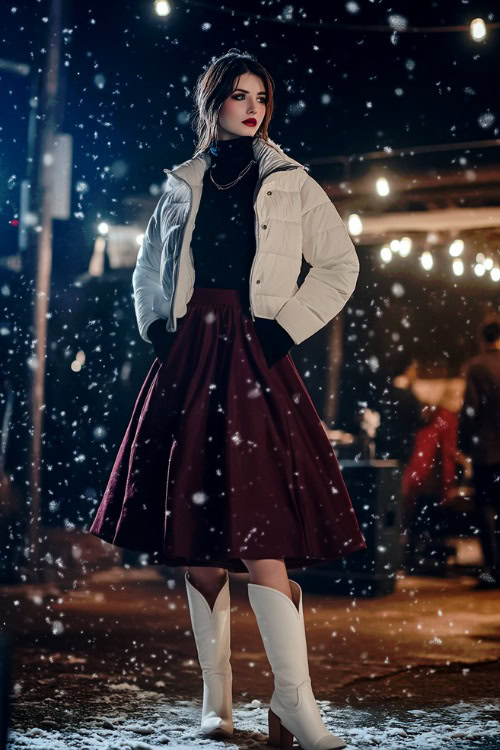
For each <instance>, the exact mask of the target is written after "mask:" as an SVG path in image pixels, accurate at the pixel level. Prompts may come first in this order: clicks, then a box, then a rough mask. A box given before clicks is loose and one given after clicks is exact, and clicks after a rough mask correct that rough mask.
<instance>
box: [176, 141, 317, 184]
mask: <svg viewBox="0 0 500 750" xmlns="http://www.w3.org/2000/svg"><path fill="white" fill-rule="evenodd" d="M252 146H253V152H254V155H255V159H256V161H257V163H258V167H259V178H258V183H261V182H262V180H263V179H264V178H265V177H266V176H267V175H268V174H270V173H271V172H276V171H281V170H282V169H296V168H297V167H301V168H302V169H305V170H306V172H308V171H309V167H308V166H307V165H306V164H301V163H300V162H298V161H296V160H295V159H292V157H291V156H288V154H285V152H284V151H283V150H282V148H281V146H279V145H278V144H277V143H275V142H274V141H273V140H271V139H270V138H268V140H267V141H266V140H264V138H261V137H260V136H256V137H255V138H254V139H253V144H252ZM211 164H212V156H211V154H210V153H209V152H208V151H204V152H202V153H201V154H199V155H198V156H193V157H192V158H191V159H188V160H187V161H184V162H182V164H178V165H177V166H176V167H174V168H173V169H164V170H163V171H164V172H165V173H166V174H167V175H169V176H171V175H172V176H173V177H179V178H180V179H182V180H184V181H185V182H187V183H188V184H189V185H191V186H192V187H194V186H200V185H201V184H202V182H203V177H204V174H205V172H206V170H207V169H208V168H209V167H210V165H211Z"/></svg>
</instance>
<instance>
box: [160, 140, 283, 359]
mask: <svg viewBox="0 0 500 750" xmlns="http://www.w3.org/2000/svg"><path fill="white" fill-rule="evenodd" d="M253 140H254V136H245V135H242V136H237V137H236V138H231V139H230V140H225V141H221V140H218V141H217V142H216V144H215V145H214V146H212V147H211V149H210V151H209V154H210V156H211V158H212V163H211V165H210V167H208V169H207V170H206V171H205V175H204V178H203V187H202V194H201V201H200V206H199V209H198V212H197V214H196V219H195V225H194V229H193V235H192V239H191V248H192V251H193V259H194V268H195V282H194V285H195V287H209V288H210V287H213V288H217V289H237V290H238V291H239V293H240V298H241V302H242V306H243V309H244V310H245V311H246V312H248V313H249V309H250V300H249V283H250V269H251V266H252V262H253V259H254V257H255V250H256V244H255V243H256V240H255V213H254V207H253V194H254V190H255V185H256V183H257V179H258V176H259V170H258V164H257V163H253V164H251V166H250V168H249V169H248V171H247V172H246V173H245V175H244V176H243V177H242V178H241V179H240V180H239V181H238V182H237V183H236V184H235V185H233V186H232V187H230V188H227V189H226V190H219V189H218V188H217V187H216V186H215V185H214V183H213V182H212V179H211V176H212V177H213V179H214V180H215V182H216V183H217V184H219V185H227V184H229V183H231V182H233V181H234V180H235V179H236V178H237V177H238V175H239V174H240V173H241V172H242V171H243V170H244V169H245V167H247V166H248V165H249V164H250V163H251V161H252V160H253V159H255V157H254V152H253V145H252V144H253ZM254 324H255V329H256V332H257V336H258V338H259V341H260V342H261V345H262V348H263V350H264V354H265V356H266V359H267V362H268V364H269V366H271V365H272V364H274V362H276V361H278V360H279V359H281V358H282V357H284V356H285V354H287V353H288V352H289V351H290V349H291V348H292V346H293V345H294V341H293V339H292V338H291V336H289V334H288V333H287V332H286V331H285V329H284V328H283V326H281V325H280V324H279V323H277V322H276V321H275V320H269V319H267V318H258V317H256V318H255V321H254ZM163 331H164V323H163V324H162V321H154V322H153V323H152V324H151V326H149V328H148V334H149V338H150V339H151V341H152V342H153V345H155V340H154V338H153V337H156V339H157V341H158V351H159V352H160V356H161V352H162V351H164V349H163V348H162V343H163V339H164V334H163ZM174 333H175V332H174ZM156 350H157V347H156V346H155V351H156ZM157 356H158V352H157Z"/></svg>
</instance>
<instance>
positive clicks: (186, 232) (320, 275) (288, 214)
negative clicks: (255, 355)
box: [132, 136, 359, 344]
mask: <svg viewBox="0 0 500 750" xmlns="http://www.w3.org/2000/svg"><path fill="white" fill-rule="evenodd" d="M253 150H254V155H255V159H256V161H257V162H258V169H259V176H258V180H257V184H256V187H255V192H254V209H255V236H256V252H255V257H254V260H253V264H252V268H251V272H250V282H249V283H250V289H249V295H250V304H251V312H252V317H253V318H254V319H255V317H256V316H257V317H262V318H275V319H276V321H277V322H278V323H279V324H280V325H282V326H283V328H285V330H286V331H287V332H288V333H289V334H290V336H291V337H292V339H293V340H294V341H295V343H296V344H300V343H302V341H305V339H307V338H309V336H312V335H313V334H314V333H316V332H317V331H319V330H320V328H322V327H323V326H324V325H326V323H328V322H329V321H330V320H332V318H334V317H335V315H337V314H338V313H339V312H340V310H342V308H343V307H344V305H345V304H346V302H347V300H348V299H349V297H350V296H351V295H352V293H353V291H354V289H355V286H356V281H357V278H358V274H359V260H358V256H357V254H356V251H355V249H354V245H353V243H352V241H351V239H350V237H349V235H348V233H347V230H346V227H345V225H344V223H343V222H342V219H341V218H340V216H339V213H338V211H337V209H336V208H335V206H334V205H333V203H332V202H331V200H330V198H329V197H328V195H327V194H326V193H325V191H324V190H323V188H322V187H321V186H320V185H319V184H318V183H317V182H316V181H315V180H314V179H313V178H312V177H311V176H310V175H309V174H308V168H307V167H306V166H304V165H303V164H300V163H299V162H298V161H295V159H292V158H291V157H290V156H288V155H287V154H285V153H284V152H283V151H282V149H281V148H280V146H278V144H276V143H274V142H273V141H272V140H270V139H268V140H267V141H266V140H264V139H263V138H261V137H260V136H256V137H255V138H254V139H253ZM211 162H212V157H211V155H210V153H208V152H204V153H203V154H201V155H198V156H196V157H193V158H191V159H188V160H187V161H185V162H183V163H182V164H180V165H179V166H177V167H175V168H174V169H165V170H164V172H166V173H167V175H168V179H167V185H166V189H165V192H164V193H163V195H162V196H161V198H160V200H159V201H158V204H157V206H156V208H155V211H154V213H153V215H152V216H151V219H150V220H149V223H148V226H147V228H146V231H145V234H144V239H143V242H142V246H141V249H140V251H139V254H138V256H137V264H136V267H135V270H134V273H133V277H132V284H133V290H134V303H135V311H136V316H137V323H138V326H139V333H140V335H141V337H142V338H143V339H144V340H145V341H148V342H149V343H151V342H150V341H149V338H148V336H147V330H148V327H149V325H150V324H151V323H152V322H153V320H156V319H157V318H165V320H166V329H167V330H168V331H176V330H177V318H180V317H182V316H183V315H185V314H186V312H187V303H188V302H189V300H190V299H191V296H192V294H193V290H194V279H195V271H194V261H193V253H192V250H191V238H192V234H193V228H194V222H195V219H196V214H197V211H198V208H199V205H200V199H201V193H202V189H203V175H204V174H205V171H206V170H207V169H208V168H209V167H210V165H211ZM302 255H304V258H305V259H306V261H307V262H308V263H309V264H310V265H311V266H312V268H311V269H310V270H309V273H308V274H307V276H306V278H305V280H304V282H303V283H302V285H301V286H300V288H299V286H298V284H297V278H298V276H299V273H300V269H301V264H302Z"/></svg>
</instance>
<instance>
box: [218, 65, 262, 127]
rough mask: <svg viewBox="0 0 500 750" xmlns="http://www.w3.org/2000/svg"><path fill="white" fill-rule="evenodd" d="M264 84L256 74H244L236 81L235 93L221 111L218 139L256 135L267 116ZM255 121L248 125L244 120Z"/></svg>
mask: <svg viewBox="0 0 500 750" xmlns="http://www.w3.org/2000/svg"><path fill="white" fill-rule="evenodd" d="M266 101H267V97H266V93H265V88H264V82H263V81H262V79H260V78H259V77H258V76H256V75H255V74H254V73H243V74H242V75H241V76H238V78H236V79H235V81H234V84H233V91H232V92H231V94H230V96H228V97H227V99H226V100H225V101H224V103H223V105H222V107H221V108H220V110H219V120H218V125H217V138H218V139H219V140H222V141H226V140H229V139H230V138H236V137H237V136H240V135H255V133H256V132H257V130H258V129H259V127H260V125H261V123H262V121H263V119H264V116H265V114H266ZM249 118H253V119H254V121H255V122H254V123H253V124H251V125H246V124H245V122H244V120H248V119H249Z"/></svg>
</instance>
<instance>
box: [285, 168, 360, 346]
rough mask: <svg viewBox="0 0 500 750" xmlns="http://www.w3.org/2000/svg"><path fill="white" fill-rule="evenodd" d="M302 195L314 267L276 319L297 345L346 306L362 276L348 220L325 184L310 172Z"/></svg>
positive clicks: (308, 255)
mask: <svg viewBox="0 0 500 750" xmlns="http://www.w3.org/2000/svg"><path fill="white" fill-rule="evenodd" d="M300 195H301V202H302V243H303V244H302V252H303V255H304V258H305V259H306V261H307V262H308V263H309V264H310V265H311V266H312V268H311V269H310V270H309V273H308V274H307V276H306V278H305V280H304V282H303V284H302V286H301V287H300V288H299V289H298V290H297V292H296V293H295V294H294V295H293V297H291V298H290V299H289V300H288V301H287V302H285V304H284V305H283V307H282V308H281V309H280V310H279V312H278V314H277V315H276V318H275V319H276V320H277V321H278V323H280V325H282V326H283V328H284V329H285V330H286V331H288V333H289V334H290V336H291V337H292V338H293V340H294V341H295V343H296V344H300V343H302V341H305V340H306V339H307V338H309V337H310V336H312V335H313V334H314V333H316V332H317V331H319V330H320V329H321V328H322V327H323V326H324V325H326V324H327V323H328V322H329V321H330V320H332V319H333V318H334V317H335V316H336V315H337V314H338V313H339V312H340V311H341V310H342V308H343V307H344V305H345V304H346V302H347V301H348V299H349V297H350V296H351V295H352V293H353V291H354V289H355V287H356V282H357V279H358V275H359V259H358V256H357V253H356V250H355V248H354V245H353V243H352V241H351V238H350V237H349V234H348V232H347V229H346V227H345V224H344V223H343V221H342V219H341V218H340V215H339V213H338V211H337V209H336V208H335V206H334V205H333V203H332V202H331V200H330V198H329V197H328V195H327V194H326V192H325V191H324V190H323V188H322V187H321V185H320V184H319V183H318V182H316V180H314V179H313V178H312V177H311V176H310V175H309V174H308V175H307V176H306V179H305V181H304V183H303V185H302V187H301V191H300Z"/></svg>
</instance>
